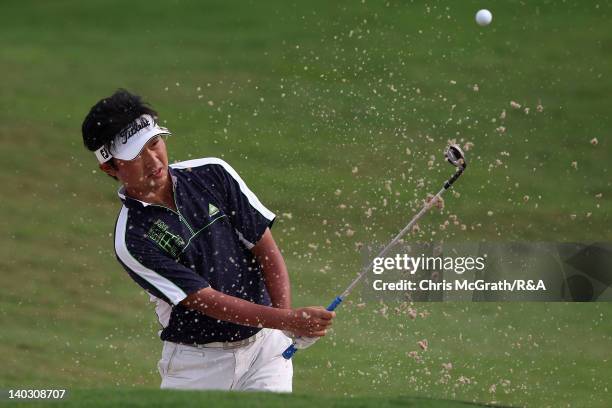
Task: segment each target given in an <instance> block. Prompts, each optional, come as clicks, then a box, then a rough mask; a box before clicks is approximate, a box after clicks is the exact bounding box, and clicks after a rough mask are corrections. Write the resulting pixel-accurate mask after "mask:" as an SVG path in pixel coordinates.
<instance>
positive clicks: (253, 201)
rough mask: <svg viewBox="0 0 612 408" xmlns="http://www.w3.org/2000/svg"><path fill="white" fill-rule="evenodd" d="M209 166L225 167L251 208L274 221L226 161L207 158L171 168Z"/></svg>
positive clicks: (272, 215) (189, 161) (270, 213)
mask: <svg viewBox="0 0 612 408" xmlns="http://www.w3.org/2000/svg"><path fill="white" fill-rule="evenodd" d="M207 164H220V165H221V166H223V168H224V169H225V171H227V172H228V173H229V174H230V176H232V177H233V178H234V180H236V182H237V183H238V185H239V186H240V191H241V192H242V194H244V195H245V196H246V198H247V200H248V201H249V204H251V207H253V208H255V209H256V210H257V211H259V213H260V214H261V215H263V216H264V217H265V218H267V219H268V220H270V221H272V220H273V219H274V217H275V215H274V213H273V212H272V211H270V210H268V209H267V208H266V207H264V205H263V204H262V203H261V202H260V201H259V199H258V198H257V196H256V195H255V194H254V193H253V192H252V191H251V190H250V189H249V187H248V186H247V185H246V183H245V182H244V180H242V178H240V176H239V175H238V173H236V170H234V169H233V168H232V166H230V165H229V164H227V163H226V162H225V161H223V160H221V159H218V158H216V157H205V158H203V159H194V160H187V161H184V162H180V163H175V164H171V165H170V167H172V168H173V169H189V168H194V167H200V166H205V165H207Z"/></svg>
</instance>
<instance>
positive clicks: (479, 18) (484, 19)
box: [476, 9, 493, 26]
mask: <svg viewBox="0 0 612 408" xmlns="http://www.w3.org/2000/svg"><path fill="white" fill-rule="evenodd" d="M491 21H493V14H491V12H490V11H489V10H487V9H482V10H478V13H476V22H477V23H478V25H480V26H486V25H489V24H491Z"/></svg>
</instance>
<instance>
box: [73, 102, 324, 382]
mask: <svg viewBox="0 0 612 408" xmlns="http://www.w3.org/2000/svg"><path fill="white" fill-rule="evenodd" d="M82 132H83V141H84V143H85V146H86V147H87V148H88V149H89V150H90V151H92V152H94V153H95V156H96V158H97V159H98V161H99V167H100V169H101V170H102V171H104V172H105V173H106V174H108V175H110V176H111V177H113V178H115V179H116V180H118V181H119V182H120V183H121V184H122V186H121V188H120V189H119V192H118V194H119V198H120V199H121V203H122V207H121V210H120V211H119V216H118V218H117V222H116V226H115V235H114V241H115V242H114V245H115V252H116V255H117V259H118V260H119V262H120V263H121V265H122V266H123V267H124V268H125V270H126V271H127V273H128V274H129V275H130V277H131V278H132V279H133V280H134V281H136V283H137V284H138V285H140V286H141V287H142V288H143V289H144V290H146V291H147V292H148V293H149V294H150V297H151V301H153V302H154V303H155V304H156V308H155V309H156V312H157V316H158V319H159V323H160V324H161V327H162V328H161V330H160V333H159V334H160V338H161V340H163V350H162V356H161V359H160V361H159V364H158V369H159V372H160V375H161V388H180V389H200V390H205V389H220V390H253V391H263V390H267V391H276V392H291V390H292V376H293V368H292V365H291V360H285V359H284V358H283V357H282V356H281V353H282V352H283V350H284V349H285V348H286V347H287V346H289V344H291V342H292V339H293V340H294V341H295V342H296V343H297V347H298V348H305V347H308V346H310V345H312V344H313V343H314V342H315V341H316V340H317V339H318V338H319V337H321V336H324V335H325V332H326V329H328V328H329V327H330V326H331V321H332V318H333V317H334V313H333V312H328V311H326V310H325V309H324V308H323V307H305V308H298V309H292V308H291V292H290V285H289V276H288V273H287V268H286V266H285V262H284V260H283V257H282V255H281V253H280V251H279V249H278V247H277V245H276V243H275V241H274V238H273V237H272V233H271V232H270V227H271V226H272V223H273V222H274V218H275V215H274V214H273V213H272V212H271V211H270V210H268V209H267V208H266V207H264V205H263V204H262V203H261V202H260V201H259V199H258V198H257V197H256V196H255V194H254V193H253V192H252V191H251V190H250V189H249V188H248V187H247V185H246V184H245V182H244V181H243V180H242V178H241V177H240V176H239V175H238V173H236V171H235V170H234V169H233V168H232V167H231V166H230V165H229V164H227V163H226V162H224V161H223V160H221V159H217V158H203V159H196V160H189V161H186V162H181V163H176V164H172V165H168V154H167V151H166V137H167V136H168V135H170V131H169V130H168V129H166V128H164V127H162V126H160V125H159V122H158V115H157V112H155V111H154V110H153V109H152V108H151V107H150V106H149V105H147V104H146V103H144V102H143V101H142V99H141V98H140V97H139V96H137V95H134V94H131V93H129V92H128V91H125V90H118V91H117V92H115V93H114V94H113V95H112V96H110V97H108V98H104V99H102V100H100V101H99V102H98V103H96V104H95V105H94V106H93V107H92V108H91V110H90V111H89V113H88V114H87V116H86V118H85V120H84V122H83V126H82Z"/></svg>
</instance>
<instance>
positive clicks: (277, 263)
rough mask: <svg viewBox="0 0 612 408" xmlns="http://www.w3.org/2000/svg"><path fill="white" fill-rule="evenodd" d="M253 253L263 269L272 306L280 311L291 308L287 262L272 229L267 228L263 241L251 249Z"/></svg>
mask: <svg viewBox="0 0 612 408" xmlns="http://www.w3.org/2000/svg"><path fill="white" fill-rule="evenodd" d="M251 252H252V253H253V255H255V257H256V258H257V260H258V261H259V263H260V264H261V266H262V268H263V277H264V281H265V283H266V289H267V290H268V294H269V295H270V298H271V300H272V306H274V307H276V308H279V309H290V308H291V285H290V283H289V273H288V272H287V266H286V265H285V260H284V259H283V255H282V254H281V252H280V250H279V249H278V246H277V245H276V242H275V241H274V238H273V237H272V232H271V231H270V228H266V232H264V234H263V236H262V237H261V239H260V240H259V241H258V242H257V244H255V246H254V247H253V248H251Z"/></svg>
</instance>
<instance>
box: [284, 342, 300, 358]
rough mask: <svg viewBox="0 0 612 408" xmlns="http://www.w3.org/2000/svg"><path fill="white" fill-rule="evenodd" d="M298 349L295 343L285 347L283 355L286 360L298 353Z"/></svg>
mask: <svg viewBox="0 0 612 408" xmlns="http://www.w3.org/2000/svg"><path fill="white" fill-rule="evenodd" d="M296 351H297V349H296V348H295V345H293V344H292V345H290V346H289V347H287V348H286V349H285V351H283V357H284V358H285V360H290V359H291V357H293V355H294V354H295V353H296Z"/></svg>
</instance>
